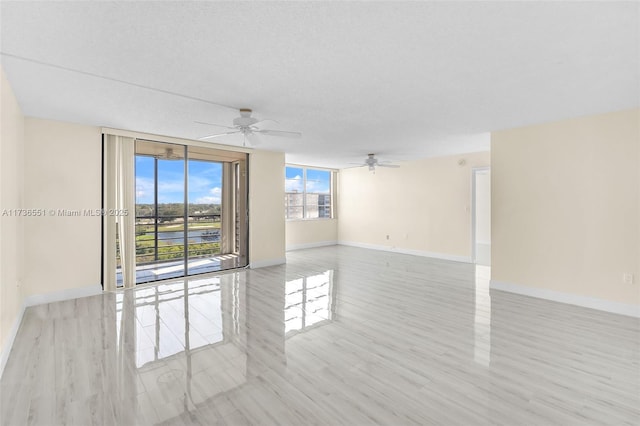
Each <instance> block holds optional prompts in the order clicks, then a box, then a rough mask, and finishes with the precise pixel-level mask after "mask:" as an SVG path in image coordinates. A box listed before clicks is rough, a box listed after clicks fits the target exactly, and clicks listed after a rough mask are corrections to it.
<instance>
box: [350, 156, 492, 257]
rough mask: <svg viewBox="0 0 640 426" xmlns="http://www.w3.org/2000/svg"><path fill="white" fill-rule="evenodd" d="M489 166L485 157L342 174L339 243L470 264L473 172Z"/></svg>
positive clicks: (424, 162) (410, 163)
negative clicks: (413, 253)
mask: <svg viewBox="0 0 640 426" xmlns="http://www.w3.org/2000/svg"><path fill="white" fill-rule="evenodd" d="M460 160H464V165H460V164H459V162H460ZM488 165H489V153H488V152H484V153H474V154H465V155H456V156H449V157H440V158H430V159H424V160H417V161H409V162H404V163H402V164H401V167H400V168H397V169H392V168H378V169H377V170H376V172H375V174H374V173H372V172H369V171H368V170H367V169H366V168H354V169H345V170H342V171H341V172H340V183H339V198H338V218H339V222H338V239H339V241H340V242H341V243H358V244H361V245H365V246H366V245H369V246H377V247H378V248H388V249H396V250H399V251H406V252H416V253H417V254H426V255H436V256H442V257H445V258H447V257H449V258H454V259H459V260H467V261H469V260H470V257H471V169H472V168H473V167H482V166H488ZM387 235H389V239H387V237H386V236H387Z"/></svg>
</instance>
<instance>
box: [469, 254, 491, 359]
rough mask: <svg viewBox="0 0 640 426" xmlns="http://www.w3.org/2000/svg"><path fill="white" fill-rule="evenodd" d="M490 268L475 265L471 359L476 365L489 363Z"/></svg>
mask: <svg viewBox="0 0 640 426" xmlns="http://www.w3.org/2000/svg"><path fill="white" fill-rule="evenodd" d="M490 284H491V267H490V266H482V265H476V304H475V316H474V323H473V328H474V335H475V340H474V343H475V344H474V352H473V359H474V361H475V362H477V363H478V364H481V365H484V366H487V367H488V366H489V364H490V363H491V295H490V292H489V287H490Z"/></svg>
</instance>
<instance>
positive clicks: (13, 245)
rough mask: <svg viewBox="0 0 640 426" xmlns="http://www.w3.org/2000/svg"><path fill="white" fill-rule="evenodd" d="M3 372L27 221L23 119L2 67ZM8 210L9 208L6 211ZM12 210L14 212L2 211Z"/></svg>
mask: <svg viewBox="0 0 640 426" xmlns="http://www.w3.org/2000/svg"><path fill="white" fill-rule="evenodd" d="M0 98H1V103H0V123H1V126H0V374H1V373H2V371H3V369H4V365H5V363H6V360H7V357H8V355H9V350H10V346H11V343H12V341H13V337H14V336H15V333H16V332H17V325H18V321H19V320H20V318H21V316H22V309H23V301H24V291H23V288H22V286H21V281H22V279H23V273H24V262H23V256H22V253H23V245H22V237H23V226H24V220H23V219H22V218H21V217H16V216H15V209H20V208H22V207H23V196H22V186H23V180H22V176H23V174H22V167H23V155H24V151H23V142H24V134H23V131H24V118H23V115H22V111H21V109H20V106H19V105H18V102H17V101H16V98H15V96H14V94H13V91H12V89H11V86H10V85H9V82H8V81H7V79H6V77H5V74H4V70H3V69H2V68H1V67H0ZM5 210H6V211H5ZM3 212H4V213H7V212H11V215H7V214H8V213H7V214H3Z"/></svg>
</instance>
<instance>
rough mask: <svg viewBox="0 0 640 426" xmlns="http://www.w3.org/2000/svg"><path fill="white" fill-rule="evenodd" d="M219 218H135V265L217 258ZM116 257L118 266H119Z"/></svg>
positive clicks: (194, 215) (196, 215)
mask: <svg viewBox="0 0 640 426" xmlns="http://www.w3.org/2000/svg"><path fill="white" fill-rule="evenodd" d="M220 219H221V216H220V214H192V215H189V216H188V217H187V223H186V225H187V230H186V231H187V232H186V234H187V238H186V241H187V243H186V250H185V223H184V216H182V215H162V216H157V217H156V216H136V222H135V230H136V264H137V265H145V264H149V263H157V262H164V261H170V260H180V259H184V258H185V255H186V256H188V258H189V259H197V258H206V257H211V256H216V255H219V254H221V252H222V251H221V247H220V240H221V230H220V224H221V220H220ZM119 260H120V259H119V253H118V266H119V264H120V262H119Z"/></svg>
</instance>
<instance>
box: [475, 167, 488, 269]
mask: <svg viewBox="0 0 640 426" xmlns="http://www.w3.org/2000/svg"><path fill="white" fill-rule="evenodd" d="M486 171H491V167H490V166H484V167H474V168H472V169H471V263H473V264H475V263H476V262H477V260H478V259H477V256H478V253H476V246H477V244H476V227H477V224H476V176H477V174H478V172H486Z"/></svg>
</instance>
